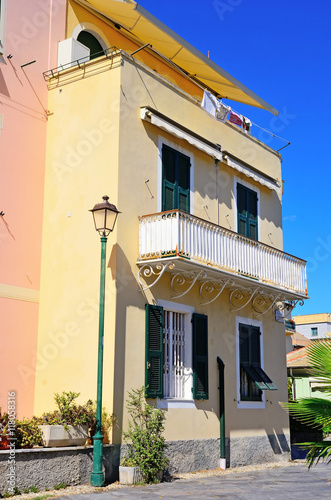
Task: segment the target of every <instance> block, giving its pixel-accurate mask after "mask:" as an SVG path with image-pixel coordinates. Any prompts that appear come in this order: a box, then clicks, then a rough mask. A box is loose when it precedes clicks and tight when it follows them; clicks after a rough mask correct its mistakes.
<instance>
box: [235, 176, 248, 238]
mask: <svg viewBox="0 0 331 500" xmlns="http://www.w3.org/2000/svg"><path fill="white" fill-rule="evenodd" d="M237 213H238V233H239V234H242V235H243V236H247V191H246V189H245V188H244V186H242V185H241V184H237Z"/></svg>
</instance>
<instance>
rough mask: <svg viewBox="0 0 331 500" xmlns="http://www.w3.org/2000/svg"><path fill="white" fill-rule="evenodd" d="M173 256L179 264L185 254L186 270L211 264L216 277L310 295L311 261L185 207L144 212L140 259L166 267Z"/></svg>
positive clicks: (291, 294) (288, 297)
mask: <svg viewBox="0 0 331 500" xmlns="http://www.w3.org/2000/svg"><path fill="white" fill-rule="evenodd" d="M169 259H170V260H171V261H172V262H173V263H174V264H173V267H174V266H175V265H176V266H177V267H178V262H176V261H177V260H180V261H181V265H182V267H183V265H184V267H185V269H186V270H188V269H193V270H194V269H197V268H199V269H207V271H208V273H209V276H212V277H213V279H217V278H218V277H219V278H224V277H225V278H226V277H227V278H229V277H230V278H233V279H234V280H235V282H236V283H238V280H239V282H240V283H241V285H243V283H244V286H245V283H246V286H248V287H252V286H253V288H255V289H256V287H257V285H258V286H260V290H265V289H267V290H269V291H272V292H273V293H274V292H287V293H283V297H282V299H281V300H292V299H301V298H307V286H306V262H305V261H303V260H301V259H298V258H297V257H293V256H292V255H289V254H287V253H284V252H282V251H280V250H277V249H276V248H273V247H271V246H268V245H265V244H263V243H260V242H258V241H254V240H251V239H249V238H246V237H244V236H241V235H239V234H237V233H234V232H232V231H229V230H228V229H225V228H223V227H220V226H217V225H215V224H211V223H210V222H208V221H205V220H203V219H199V218H198V217H194V216H192V215H189V214H187V213H184V212H180V211H179V210H172V211H169V212H162V213H157V214H152V215H146V216H142V217H139V259H138V265H140V267H141V266H142V265H143V264H144V263H145V264H146V262H149V263H150V264H152V263H153V262H155V261H157V262H158V263H159V264H161V266H162V268H163V267H164V265H165V262H166V261H168V260H169ZM192 266H193V267H192ZM159 268H160V266H159ZM215 271H216V272H215ZM217 271H218V272H217ZM154 274H155V275H157V273H154ZM233 279H232V282H233ZM261 286H262V288H261Z"/></svg>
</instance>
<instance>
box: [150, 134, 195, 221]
mask: <svg viewBox="0 0 331 500" xmlns="http://www.w3.org/2000/svg"><path fill="white" fill-rule="evenodd" d="M163 144H165V145H166V146H168V147H169V148H172V149H174V150H176V151H178V152H179V153H182V154H184V155H186V156H188V157H189V158H190V162H191V167H190V210H189V213H190V214H193V213H194V189H193V186H194V155H193V153H192V152H191V151H188V150H187V149H185V148H183V147H182V146H180V145H179V144H177V143H175V142H173V141H170V140H169V139H166V138H165V137H164V136H163V135H159V136H158V165H157V211H158V212H162V196H163V182H162V181H163V178H162V175H163V166H162V146H163Z"/></svg>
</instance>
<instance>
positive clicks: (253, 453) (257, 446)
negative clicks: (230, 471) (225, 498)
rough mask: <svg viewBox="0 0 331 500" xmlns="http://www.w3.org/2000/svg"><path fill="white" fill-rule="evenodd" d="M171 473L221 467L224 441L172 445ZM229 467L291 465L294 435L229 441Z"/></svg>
mask: <svg viewBox="0 0 331 500" xmlns="http://www.w3.org/2000/svg"><path fill="white" fill-rule="evenodd" d="M167 445H168V449H167V452H166V455H167V457H168V458H169V459H170V465H169V472H170V474H175V473H177V472H183V473H184V472H194V471H197V470H204V469H216V468H218V467H219V458H220V439H200V440H194V439H192V440H188V441H168V442H167ZM225 451H226V463H227V467H239V466H242V465H251V464H259V463H265V462H280V461H285V462H287V461H289V460H290V459H291V449H290V435H284V434H280V435H268V436H249V437H236V438H226V443H225Z"/></svg>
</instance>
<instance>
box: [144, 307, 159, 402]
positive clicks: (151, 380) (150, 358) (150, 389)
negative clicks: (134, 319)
mask: <svg viewBox="0 0 331 500" xmlns="http://www.w3.org/2000/svg"><path fill="white" fill-rule="evenodd" d="M145 386H146V394H145V395H146V397H147V398H162V397H163V308H162V307H160V306H152V305H149V304H146V360H145Z"/></svg>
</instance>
